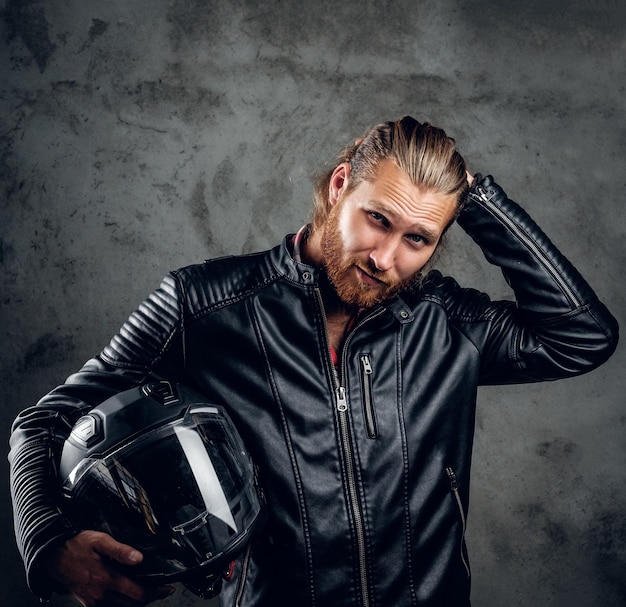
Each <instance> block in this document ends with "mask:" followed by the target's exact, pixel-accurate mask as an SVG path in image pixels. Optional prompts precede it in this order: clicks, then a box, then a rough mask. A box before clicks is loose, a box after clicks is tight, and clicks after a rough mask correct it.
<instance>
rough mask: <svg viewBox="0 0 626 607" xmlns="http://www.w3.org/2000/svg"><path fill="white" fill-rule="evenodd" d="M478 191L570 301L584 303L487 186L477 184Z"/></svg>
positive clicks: (576, 306)
mask: <svg viewBox="0 0 626 607" xmlns="http://www.w3.org/2000/svg"><path fill="white" fill-rule="evenodd" d="M476 191H477V192H478V195H479V198H480V199H481V200H482V201H483V202H484V203H485V204H486V205H487V206H488V207H489V209H490V211H491V212H492V213H493V214H494V215H495V216H496V217H497V218H498V219H499V220H500V221H501V222H502V223H503V224H504V225H505V226H506V227H507V228H508V229H509V230H511V232H513V234H515V236H516V237H517V238H519V240H520V241H522V242H523V243H524V244H525V245H526V246H527V247H528V248H529V249H530V250H531V251H532V253H533V254H534V255H535V257H537V259H538V260H539V261H540V263H541V264H542V265H543V266H544V267H545V268H546V270H547V271H548V273H549V274H550V275H551V276H552V278H553V279H554V281H555V282H556V283H557V284H558V285H559V287H560V288H561V290H562V291H563V293H564V294H565V296H566V297H567V299H568V300H569V303H570V304H571V305H572V306H573V307H574V308H578V307H580V306H581V305H582V304H581V302H580V301H579V299H578V297H577V296H576V294H575V293H574V291H572V289H571V287H570V286H569V284H567V282H566V281H565V280H564V279H563V278H562V277H561V275H560V274H559V272H558V270H557V269H556V268H555V267H554V265H553V264H552V262H551V261H550V260H549V258H548V257H547V256H546V254H545V253H544V251H543V249H541V248H540V247H539V246H537V245H536V244H535V242H534V241H533V240H532V239H530V238H529V237H528V235H527V234H526V233H525V232H524V231H523V230H522V229H520V227H519V226H518V225H517V224H516V223H515V222H514V221H512V220H511V218H510V217H509V216H508V215H506V214H505V213H504V212H503V211H502V210H500V208H499V207H497V206H496V205H495V204H493V203H492V202H491V198H492V197H491V196H489V194H487V191H486V190H485V188H484V187H483V186H481V185H478V186H476Z"/></svg>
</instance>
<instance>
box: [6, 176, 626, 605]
mask: <svg viewBox="0 0 626 607" xmlns="http://www.w3.org/2000/svg"><path fill="white" fill-rule="evenodd" d="M458 221H459V224H460V225H461V226H462V228H463V229H464V230H465V231H466V232H467V233H468V234H469V235H470V236H471V237H472V238H473V239H474V240H475V241H476V242H477V243H478V244H479V245H480V247H481V248H482V249H483V251H484V254H485V256H486V257H487V259H488V260H489V261H490V262H492V263H494V264H496V265H497V266H499V267H500V268H501V269H502V271H503V272H504V274H505V276H506V279H507V280H508V282H509V283H510V285H511V287H512V288H513V290H514V292H515V295H516V299H517V302H516V303H514V302H492V301H491V300H490V299H489V298H488V297H487V296H486V295H485V294H482V293H480V292H478V291H475V290H471V289H462V288H460V287H459V286H458V285H457V283H456V282H455V281H454V280H452V279H451V278H447V277H443V276H441V274H439V273H438V272H432V273H430V274H429V275H428V277H427V278H426V279H425V281H424V284H423V285H422V287H421V288H420V289H416V290H415V291H414V292H407V293H403V294H402V296H398V297H396V298H394V299H393V300H391V301H389V302H387V303H386V304H385V305H382V306H379V307H375V308H373V309H372V310H371V311H370V312H369V313H368V314H367V315H366V316H364V317H363V318H362V319H361V320H360V321H359V322H358V323H357V324H356V326H354V327H353V328H352V330H351V332H350V334H349V336H348V338H347V339H346V342H345V346H344V347H343V350H342V352H341V353H340V368H339V372H338V377H336V375H335V373H334V372H333V368H332V364H331V362H330V357H329V354H328V350H329V348H328V341H327V333H326V327H325V316H324V310H323V308H322V304H321V298H320V293H319V290H318V287H317V286H316V285H317V281H318V272H317V270H316V269H315V268H313V267H309V266H307V265H304V264H300V263H296V262H295V261H294V260H293V259H292V257H291V255H290V253H289V245H288V243H289V239H286V240H285V242H283V244H282V245H280V246H278V247H276V248H274V249H272V250H270V251H268V252H264V253H258V254H254V255H248V256H242V257H230V258H224V259H217V260H214V261H209V262H206V263H204V264H201V265H195V266H190V267H187V268H184V269H182V270H179V271H177V272H173V273H171V274H169V275H168V276H167V277H166V278H165V279H164V281H163V283H162V285H161V287H160V288H159V289H158V290H157V291H155V292H154V293H153V294H152V295H151V296H150V297H149V298H148V299H147V300H146V301H145V302H144V303H143V304H142V305H141V306H140V307H139V308H138V310H137V311H136V312H135V313H133V314H132V316H131V317H130V318H129V320H128V321H127V323H126V324H125V325H124V326H123V328H122V329H121V330H120V332H119V334H118V335H117V336H116V337H115V338H114V339H113V340H112V341H111V343H110V345H109V346H107V347H106V348H105V349H104V350H103V352H102V353H101V354H100V355H99V356H98V357H96V358H94V359H92V360H90V361H88V362H87V363H86V364H85V365H84V367H83V368H82V369H81V370H80V371H79V372H78V373H76V374H75V375H72V376H71V377H69V378H68V379H67V382H66V383H65V384H64V385H62V386H60V387H58V388H56V389H55V390H53V391H52V392H51V393H50V394H48V395H47V396H45V397H44V398H43V399H42V400H41V401H40V402H39V403H38V404H37V405H36V406H35V407H32V408H30V409H27V410H26V411H24V412H23V413H22V414H21V415H20V416H19V417H18V419H17V420H16V422H15V425H14V431H13V434H12V437H11V447H12V450H11V454H10V460H11V464H12V491H13V499H14V505H15V516H16V530H17V538H18V543H19V546H20V549H21V551H22V554H23V557H24V560H25V563H26V567H27V571H28V576H29V583H30V584H31V587H32V588H33V589H34V590H35V591H36V592H38V593H42V594H43V593H45V592H49V591H50V590H51V588H50V587H49V585H48V583H47V582H46V580H45V577H43V576H42V575H41V573H40V572H39V568H38V566H39V562H40V557H41V555H42V553H43V552H44V551H45V550H46V549H47V548H48V547H50V546H52V545H54V544H55V543H57V542H59V541H61V540H63V539H64V538H66V537H68V535H70V534H73V533H75V532H76V530H75V529H73V527H72V525H71V523H70V522H69V521H67V520H66V519H65V518H64V517H63V515H62V514H61V513H60V512H59V510H58V508H57V506H56V502H55V487H56V478H55V463H56V461H57V459H58V455H59V450H60V448H61V446H62V443H63V440H64V439H65V437H66V436H67V434H68V432H69V430H70V428H71V426H72V425H73V423H74V422H75V421H76V420H77V418H78V417H79V416H80V415H81V414H84V413H85V412H86V411H87V410H88V409H89V408H90V407H92V406H94V405H95V404H97V403H99V402H101V401H102V400H104V399H105V398H106V397H108V396H109V395H111V394H113V393H115V392H117V391H120V390H124V389H126V388H129V387H131V386H134V385H137V384H140V383H142V382H145V381H146V380H148V379H149V378H155V377H158V378H168V379H170V380H177V381H180V382H182V383H186V384H189V385H190V386H192V387H194V388H195V389H197V390H200V391H201V392H203V393H204V394H206V395H207V396H208V398H209V399H211V400H213V401H214V402H217V403H220V404H222V405H224V406H226V407H227V408H228V410H229V411H230V413H231V415H232V417H233V419H234V421H235V423H236V424H237V425H238V427H239V430H240V431H241V433H242V435H243V436H244V439H245V440H247V442H248V446H249V448H250V449H251V451H252V453H253V457H254V458H255V460H256V462H257V463H258V465H259V467H260V473H261V480H262V484H263V486H264V488H265V491H266V494H267V496H268V502H269V512H270V519H269V522H268V524H267V527H266V531H265V532H264V533H263V534H262V535H261V537H260V538H259V539H258V540H257V541H256V542H255V544H254V547H253V549H252V551H251V552H250V553H248V554H246V555H245V557H244V558H242V559H241V561H240V562H239V563H238V564H237V568H236V572H235V576H234V579H233V581H231V582H229V583H226V584H225V587H224V590H223V592H222V597H221V598H222V601H223V603H224V604H225V605H241V606H251V605H254V606H261V605H262V606H271V605H274V604H284V603H285V602H286V601H287V602H288V603H289V604H292V605H298V606H299V607H300V606H301V607H304V606H306V605H310V606H313V605H317V606H320V607H330V606H339V605H341V606H357V605H363V606H372V607H374V606H378V607H389V606H391V605H393V606H394V607H399V606H406V605H420V606H429V607H442V606H443V607H445V606H462V605H469V591H470V570H469V565H468V560H467V555H466V550H465V543H464V529H465V518H466V515H467V504H468V487H469V478H470V455H471V450H472V440H473V433H474V414H475V402H476V389H477V386H478V385H480V384H496V383H498V384H504V383H512V382H516V383H517V382H535V381H541V380H552V379H557V378H562V377H568V376H573V375H577V374H580V373H584V372H587V371H590V370H591V369H593V368H595V367H597V366H598V365H600V364H601V363H602V362H603V361H605V360H606V359H607V358H608V357H609V356H610V355H611V353H612V352H613V350H614V349H615V346H616V343H617V339H618V337H617V334H618V330H617V326H616V322H615V320H614V318H613V317H612V316H611V315H610V314H609V312H608V311H607V310H606V308H605V307H604V305H602V304H601V303H600V302H599V301H598V299H597V298H596V296H595V294H594V293H593V291H592V290H591V288H590V287H589V286H588V285H587V283H586V282H585V281H584V280H583V279H582V278H581V276H580V275H579V274H578V272H577V271H576V270H575V269H574V268H573V267H572V266H571V264H570V263H569V262H568V261H567V260H566V259H564V258H563V256H562V255H561V254H560V253H559V252H558V251H557V250H556V249H555V248H554V246H553V245H552V244H551V243H550V241H549V240H548V239H547V237H546V236H545V235H544V234H543V233H542V232H541V231H540V230H539V228H538V227H537V226H536V225H535V224H534V223H533V221H532V220H531V219H530V218H529V217H528V216H527V215H526V213H525V212H524V211H523V210H522V209H520V207H518V206H517V205H516V204H515V203H514V202H512V201H510V200H508V199H507V197H506V195H505V194H504V192H503V191H502V190H501V189H500V187H499V186H497V185H496V184H495V183H494V182H493V180H492V179H491V178H490V177H487V178H485V179H483V180H482V181H481V182H480V183H478V184H477V185H475V186H474V188H473V189H472V192H471V193H470V196H469V199H468V204H467V205H466V207H465V209H464V210H463V212H462V213H461V215H460V217H459V220H458ZM164 490H167V488H166V487H164Z"/></svg>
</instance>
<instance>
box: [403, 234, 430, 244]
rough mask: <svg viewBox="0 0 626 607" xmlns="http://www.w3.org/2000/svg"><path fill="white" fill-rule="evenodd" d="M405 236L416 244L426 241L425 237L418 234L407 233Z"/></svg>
mask: <svg viewBox="0 0 626 607" xmlns="http://www.w3.org/2000/svg"><path fill="white" fill-rule="evenodd" d="M407 238H408V239H409V240H410V241H411V242H415V243H417V244H422V243H423V242H426V240H425V238H424V237H423V236H420V235H419V234H407Z"/></svg>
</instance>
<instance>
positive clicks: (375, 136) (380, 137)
mask: <svg viewBox="0 0 626 607" xmlns="http://www.w3.org/2000/svg"><path fill="white" fill-rule="evenodd" d="M384 160H392V161H393V162H394V163H395V164H396V165H397V166H398V167H399V168H400V169H402V170H403V171H404V172H405V173H406V174H407V175H408V177H409V178H410V179H411V181H412V182H413V183H414V184H415V185H416V186H418V187H420V188H424V189H427V190H431V191H434V192H437V193H440V194H444V195H455V196H457V214H458V212H459V211H460V210H461V206H462V204H463V201H464V200H465V194H466V193H467V188H468V186H467V178H466V172H465V161H464V160H463V157H462V156H461V155H460V154H459V152H458V151H457V149H456V143H455V141H454V139H452V138H451V137H448V136H447V135H446V133H445V132H444V131H443V130H442V129H439V128H437V127H434V126H432V125H430V124H428V123H426V122H425V123H420V122H418V121H417V120H415V118H411V117H410V116H404V117H403V118H400V119H399V120H396V121H395V122H384V123H382V124H379V125H376V126H374V127H372V128H371V129H369V130H368V131H367V132H366V133H365V135H364V136H363V138H362V139H359V140H357V142H356V143H355V144H354V145H352V146H349V147H347V148H345V149H344V150H343V151H342V152H341V153H340V154H339V155H338V157H337V159H336V164H335V165H334V166H333V167H332V169H330V170H328V171H326V172H325V173H323V174H322V175H320V176H319V177H318V179H317V180H316V182H315V188H314V198H313V218H312V222H313V230H316V229H318V228H320V227H321V226H322V225H323V224H324V222H325V221H326V218H327V216H328V213H329V211H330V203H329V200H328V186H329V184H330V178H331V176H332V174H333V172H334V170H335V168H336V167H337V166H338V165H339V164H341V163H344V162H347V163H348V164H349V165H350V179H349V182H348V190H347V193H349V192H351V191H352V190H354V188H356V187H357V186H358V185H359V183H361V182H362V181H373V180H374V179H375V177H376V172H377V170H378V167H379V165H380V163H381V162H382V161H384ZM455 217H456V215H455Z"/></svg>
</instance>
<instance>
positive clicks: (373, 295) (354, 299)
mask: <svg viewBox="0 0 626 607" xmlns="http://www.w3.org/2000/svg"><path fill="white" fill-rule="evenodd" d="M339 208H340V205H336V206H334V207H333V208H332V209H331V212H330V214H329V215H328V218H327V220H326V224H325V225H324V232H323V234H322V254H323V263H324V268H325V270H326V274H327V276H328V279H329V281H330V283H331V284H332V286H333V288H334V289H335V291H336V292H337V295H338V296H339V299H341V301H343V302H344V303H346V304H348V305H352V306H357V307H358V308H361V309H363V308H370V307H372V306H374V305H376V304H379V303H381V302H383V301H385V300H386V299H389V298H390V297H392V296H394V295H395V294H396V293H398V292H399V291H402V290H405V289H407V288H408V287H411V286H412V285H414V284H415V283H416V282H417V281H418V280H419V275H420V273H419V272H416V273H415V274H412V275H411V276H409V277H408V278H406V279H404V280H394V279H392V278H391V277H390V276H389V274H388V272H386V271H382V270H379V269H377V268H376V267H375V266H374V265H373V264H372V262H371V261H370V260H369V259H365V260H362V259H359V258H357V257H348V258H346V255H345V251H344V247H343V242H342V240H341V234H340V233H339ZM356 268H359V269H361V271H363V272H365V273H366V274H369V275H370V276H372V277H373V278H375V279H376V280H379V281H380V283H379V284H377V285H369V284H367V283H365V282H363V281H362V280H359V279H358V275H357V271H356Z"/></svg>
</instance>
